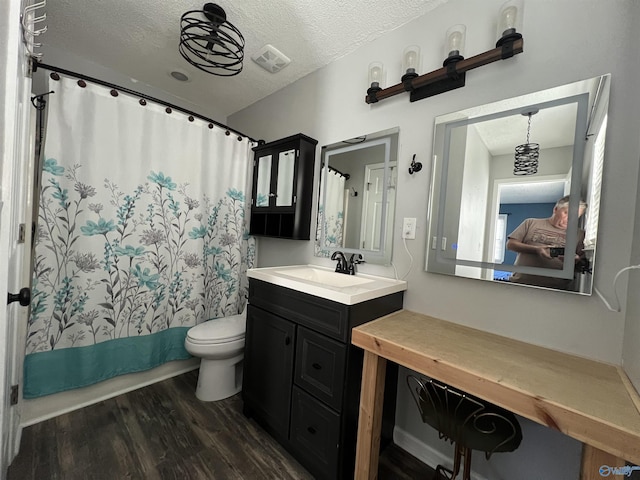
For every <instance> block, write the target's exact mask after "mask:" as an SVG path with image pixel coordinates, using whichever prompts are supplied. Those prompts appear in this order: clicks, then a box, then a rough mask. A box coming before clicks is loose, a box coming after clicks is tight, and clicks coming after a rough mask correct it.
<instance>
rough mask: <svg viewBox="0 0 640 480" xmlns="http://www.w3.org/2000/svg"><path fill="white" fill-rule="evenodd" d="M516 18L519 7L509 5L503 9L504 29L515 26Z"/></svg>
mask: <svg viewBox="0 0 640 480" xmlns="http://www.w3.org/2000/svg"><path fill="white" fill-rule="evenodd" d="M516 18H518V9H517V8H516V7H514V6H513V5H512V6H509V7H507V8H505V9H504V10H503V11H502V19H501V20H502V26H503V27H504V30H508V29H510V28H515V26H516Z"/></svg>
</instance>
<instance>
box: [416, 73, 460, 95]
mask: <svg viewBox="0 0 640 480" xmlns="http://www.w3.org/2000/svg"><path fill="white" fill-rule="evenodd" d="M465 79H466V74H465V73H459V74H458V75H457V78H451V77H450V78H445V79H444V80H440V81H438V82H435V83H431V84H429V85H425V86H424V87H419V88H415V89H414V90H412V91H411V94H410V95H409V101H410V102H416V101H418V100H422V99H423V98H428V97H433V96H434V95H439V94H441V93H444V92H448V91H449V90H455V89H456V88H460V87H464V84H465Z"/></svg>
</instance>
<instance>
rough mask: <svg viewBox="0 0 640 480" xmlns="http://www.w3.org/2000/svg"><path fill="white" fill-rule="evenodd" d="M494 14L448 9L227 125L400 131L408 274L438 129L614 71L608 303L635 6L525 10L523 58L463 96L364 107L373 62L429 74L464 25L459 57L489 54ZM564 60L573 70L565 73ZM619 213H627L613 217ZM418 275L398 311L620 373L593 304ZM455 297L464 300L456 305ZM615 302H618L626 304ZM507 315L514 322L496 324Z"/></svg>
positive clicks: (272, 130)
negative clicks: (454, 116)
mask: <svg viewBox="0 0 640 480" xmlns="http://www.w3.org/2000/svg"><path fill="white" fill-rule="evenodd" d="M500 4H501V0H490V1H489V0H487V1H484V2H475V1H472V0H452V1H451V2H449V3H447V4H446V5H443V6H442V7H439V8H438V9H437V10H435V11H434V12H432V13H430V14H428V15H426V16H424V17H422V18H419V19H417V20H416V21H414V22H412V23H410V24H408V25H406V26H405V27H403V28H401V29H398V30H395V31H394V32H391V33H390V34H388V35H386V36H385V37H383V38H381V39H379V40H376V41H374V42H372V43H371V44H369V45H366V46H364V47H362V48H360V49H359V50H358V51H356V52H355V53H354V54H352V55H349V56H346V57H344V58H342V59H340V60H338V61H336V62H334V63H333V64H331V65H329V66H328V67H326V68H324V69H322V70H320V71H318V72H315V73H314V74H311V75H308V76H307V77H305V78H303V79H302V80H300V81H298V82H296V83H294V84H293V85H291V86H289V87H287V88H285V89H283V90H281V91H279V92H277V93H275V94H273V95H271V96H269V97H267V98H266V99H264V100H262V101H260V102H257V103H256V104H254V105H253V106H251V107H249V108H247V109H245V110H243V111H241V112H238V113H237V114H234V115H232V116H231V117H229V119H228V122H229V123H230V124H231V125H232V126H234V127H237V128H240V129H242V130H244V131H247V132H251V133H252V135H253V136H254V137H256V138H264V139H266V140H274V139H277V138H280V137H283V136H286V135H290V134H293V133H295V132H298V131H301V132H304V133H306V134H308V135H311V136H312V137H314V138H317V139H318V140H319V143H320V145H324V144H329V143H334V142H336V141H338V140H340V139H344V138H350V137H355V136H357V135H359V134H363V133H367V132H372V131H377V130H382V129H386V128H390V127H394V126H399V127H400V142H399V144H400V147H399V149H400V152H399V157H398V158H399V163H400V166H399V169H398V170H399V178H398V199H397V207H396V212H397V215H396V225H395V234H396V235H399V233H400V225H401V221H402V218H403V217H417V218H418V232H417V233H418V236H417V238H416V240H415V241H412V242H409V247H410V249H411V251H412V254H413V256H414V257H415V258H416V263H417V264H419V265H423V264H424V262H423V259H424V247H425V236H424V232H425V226H426V209H427V203H428V195H429V183H430V178H429V177H430V156H431V147H432V145H431V141H432V133H433V132H432V130H433V123H434V118H435V117H436V116H437V115H439V114H444V113H448V112H451V111H456V110H460V109H464V108H468V107H472V106H475V105H478V104H483V103H488V102H494V101H497V100H499V99H502V98H505V97H513V96H517V95H522V94H525V93H530V92H532V91H536V90H540V89H545V88H550V87H553V86H557V85H560V84H565V83H570V82H574V81H577V80H581V79H585V78H590V77H593V76H596V75H599V74H602V73H607V72H611V73H612V87H611V102H610V112H611V118H610V123H609V135H608V139H607V140H608V141H607V158H608V161H607V163H606V165H605V172H604V177H605V178H604V185H603V192H602V194H603V200H602V217H601V229H600V232H601V236H600V242H599V243H600V247H599V251H598V261H597V266H596V285H597V287H598V288H599V289H600V290H601V291H602V292H603V293H604V294H605V295H607V296H611V295H612V279H613V276H614V274H615V273H616V272H617V271H618V270H619V269H620V268H621V267H623V266H626V265H628V263H629V258H630V254H631V244H632V231H633V222H634V214H635V206H634V205H633V204H631V205H630V203H633V202H632V201H631V202H630V199H635V198H636V190H637V176H638V152H639V146H638V141H637V127H636V125H638V124H640V108H638V106H639V105H638V104H639V100H638V96H637V95H636V92H635V83H636V82H635V81H634V79H632V78H630V77H629V75H628V70H629V69H630V68H631V67H629V63H630V62H629V58H628V56H627V53H626V52H627V51H628V48H626V47H625V48H623V47H624V46H625V45H627V43H628V42H627V39H632V38H635V33H634V32H633V31H632V25H631V20H632V17H631V15H630V10H631V7H632V4H633V2H632V1H631V0H613V1H610V2H606V3H603V2H599V1H597V0H593V1H585V0H582V1H579V0H562V1H556V0H554V1H551V0H549V1H546V0H538V1H531V0H529V2H528V3H527V5H526V11H525V19H524V36H525V47H524V48H525V51H524V53H522V54H521V55H518V56H516V57H514V58H511V59H509V60H506V61H502V62H497V63H494V64H491V65H487V66H485V67H482V68H479V69H477V70H473V71H471V72H468V74H467V85H466V86H465V87H464V88H462V89H458V90H454V91H452V92H447V93H445V94H441V95H439V96H436V97H432V98H428V99H425V100H421V101H419V102H415V103H409V100H408V96H407V95H398V96H395V97H392V98H390V99H387V100H384V101H381V102H379V103H378V104H375V105H367V104H365V103H364V92H365V90H366V87H367V85H366V78H367V65H368V63H369V62H370V61H372V60H382V61H384V62H385V64H386V65H387V68H388V70H389V73H388V77H390V78H393V72H394V70H395V71H397V75H398V76H399V75H400V72H399V70H400V66H399V65H400V52H402V49H403V48H404V46H406V44H408V43H409V42H412V43H419V44H420V45H421V46H422V50H423V65H425V69H427V68H434V69H435V68H437V67H438V66H439V62H441V59H440V58H439V56H440V48H438V47H439V46H440V43H441V42H442V40H441V38H440V37H441V36H443V33H444V30H446V26H447V25H450V24H453V23H460V22H464V23H466V24H467V36H468V38H467V45H468V48H467V50H468V52H467V56H471V55H474V54H477V53H480V52H481V51H484V50H486V49H489V48H491V47H492V46H493V43H494V41H495V39H494V38H493V37H494V28H495V25H494V18H493V17H494V10H496V11H497V9H498V7H499V5H500ZM493 7H495V8H493ZM596 31H598V32H607V35H606V36H597V35H595V34H594V33H593V32H596ZM557 32H562V37H563V41H562V50H563V51H562V52H559V51H558V48H559V47H558V45H559V44H558V38H557V35H556V33H557ZM565 52H571V53H570V55H569V54H568V53H567V54H565ZM568 57H571V58H572V59H573V60H572V63H571V66H570V68H569V67H568V65H567V59H568ZM578 59H582V61H578ZM634 68H635V67H634ZM413 153H416V154H417V160H419V161H422V162H423V164H424V165H425V168H423V170H422V171H421V172H420V173H418V174H414V175H409V174H408V172H407V171H406V168H404V167H405V166H408V164H409V162H410V160H411V156H412V154H413ZM403 164H404V165H403ZM317 167H319V162H317ZM316 184H317V182H316ZM316 188H317V186H316ZM314 198H316V196H315V195H314ZM620 205H625V206H626V207H625V208H624V209H621V208H620ZM401 243H402V242H396V245H395V247H394V250H395V251H394V262H395V263H396V264H397V265H398V266H399V270H400V271H402V270H403V269H406V268H407V267H408V259H407V257H406V254H405V253H404V248H403V247H402V244H401ZM259 250H260V251H259V256H260V264H261V265H269V264H279V263H289V264H291V263H300V262H313V263H318V264H327V265H329V264H331V262H330V261H328V260H325V259H319V258H315V257H313V248H312V244H311V242H290V241H286V240H278V239H260V249H259ZM419 265H416V266H415V268H414V269H413V271H412V273H411V275H410V276H409V285H410V286H409V290H408V292H407V294H406V297H405V306H406V308H408V309H410V310H414V311H418V312H422V313H426V314H430V315H434V316H437V317H440V318H443V319H446V320H450V321H455V322H459V323H462V324H466V325H469V326H472V327H475V328H480V329H483V330H487V331H491V332H494V333H498V334H501V335H505V336H508V337H512V338H516V339H520V340H525V341H528V342H531V343H534V344H539V345H543V346H547V347H550V348H554V349H558V350H562V351H565V352H570V353H575V354H578V355H583V356H586V357H590V358H594V359H598V360H602V361H607V362H612V363H619V362H620V359H621V353H622V337H623V327H624V315H623V314H616V313H609V312H608V311H607V310H606V309H605V308H604V307H603V305H602V303H601V302H600V300H599V299H598V298H597V297H595V296H594V297H582V296H576V295H571V294H567V293H564V292H547V291H540V290H537V289H527V288H522V287H517V286H510V285H503V284H494V283H491V282H486V283H485V282H477V281H472V280H464V279H459V278H453V277H448V276H440V275H433V274H427V273H425V272H424V271H423V269H422V268H421V267H420V266H419ZM361 271H363V272H366V271H371V273H382V274H387V275H391V273H392V269H391V268H385V267H378V266H372V265H366V264H364V265H362V266H361ZM625 286H626V284H625V282H622V283H621V285H620V287H621V288H619V291H620V292H624V291H625ZM460 298H464V299H466V301H465V302H460ZM622 299H623V301H625V302H626V296H625V295H623V296H622ZM496 305H500V309H499V310H500V312H501V314H500V315H497V314H496V310H497V309H496V308H495V306H496ZM540 305H545V306H547V311H546V312H545V314H544V315H540V313H539V312H540ZM509 311H513V312H517V314H514V315H504V312H509Z"/></svg>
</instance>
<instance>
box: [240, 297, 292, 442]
mask: <svg viewBox="0 0 640 480" xmlns="http://www.w3.org/2000/svg"><path fill="white" fill-rule="evenodd" d="M295 333H296V326H295V324H294V323H292V322H289V321H288V320H285V319H284V318H281V317H278V316H277V315H273V314H271V313H269V312H266V311H264V310H262V309H260V308H257V307H254V306H252V305H249V306H248V310H247V332H246V336H245V363H244V378H243V382H242V396H243V400H244V402H245V409H246V410H248V411H249V412H250V414H251V415H252V416H254V417H255V418H256V420H257V421H259V422H260V423H261V424H263V425H264V426H265V428H267V429H268V430H269V431H270V432H271V433H272V434H273V435H274V436H276V437H277V438H280V439H286V438H287V437H288V434H289V407H290V405H291V385H292V383H293V382H292V377H293V354H294V348H295Z"/></svg>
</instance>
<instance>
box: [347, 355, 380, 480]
mask: <svg viewBox="0 0 640 480" xmlns="http://www.w3.org/2000/svg"><path fill="white" fill-rule="evenodd" d="M386 368H387V360H386V359H384V358H382V357H379V356H378V355H376V354H375V353H371V352H368V351H366V350H365V352H364V364H363V366H362V389H361V391H360V413H359V417H358V443H357V449H356V469H355V474H354V478H356V479H357V480H374V479H376V478H378V456H379V454H380V429H381V426H382V405H383V403H384V402H383V401H384V377H385V371H386Z"/></svg>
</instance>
